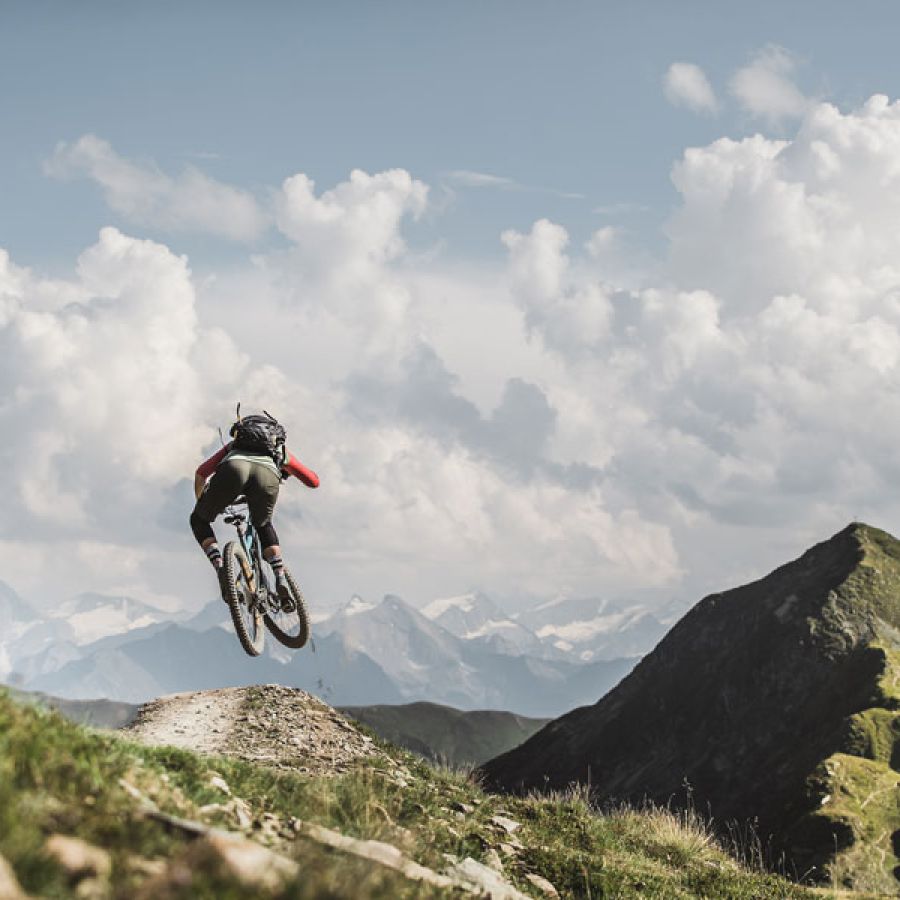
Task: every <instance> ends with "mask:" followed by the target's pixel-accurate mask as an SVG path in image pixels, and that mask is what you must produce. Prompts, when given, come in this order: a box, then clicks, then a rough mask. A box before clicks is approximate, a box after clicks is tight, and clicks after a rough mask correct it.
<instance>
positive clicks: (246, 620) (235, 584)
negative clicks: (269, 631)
mask: <svg viewBox="0 0 900 900" xmlns="http://www.w3.org/2000/svg"><path fill="white" fill-rule="evenodd" d="M222 565H223V566H224V568H225V580H224V583H223V584H222V596H223V598H224V600H225V602H226V603H227V604H228V609H229V610H230V611H231V621H232V622H234V630H235V633H236V634H237V636H238V640H239V641H240V642H241V646H242V647H243V648H244V651H245V652H246V653H247V654H248V655H249V656H259V654H260V653H262V649H263V644H264V643H265V640H266V632H265V629H264V628H263V615H262V612H261V611H260V608H259V604H258V603H257V602H256V593H255V592H254V591H253V590H251V587H250V584H249V582H248V581H247V575H246V573H247V572H252V566H251V565H250V562H249V560H248V559H247V554H246V553H245V552H244V548H243V547H241V546H240V545H239V544H238V542H237V541H229V542H228V543H227V544H226V545H225V552H224V553H223V554H222Z"/></svg>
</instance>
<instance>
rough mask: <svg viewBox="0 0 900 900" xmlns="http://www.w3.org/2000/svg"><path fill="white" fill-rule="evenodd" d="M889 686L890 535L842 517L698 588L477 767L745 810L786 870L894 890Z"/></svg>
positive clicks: (893, 561) (896, 701) (716, 810)
mask: <svg viewBox="0 0 900 900" xmlns="http://www.w3.org/2000/svg"><path fill="white" fill-rule="evenodd" d="M898 685H900V543H898V542H897V541H896V540H895V539H894V538H892V537H891V536H890V535H888V534H886V533H885V532H882V531H879V530H877V529H874V528H870V527H868V526H865V525H862V524H858V523H854V524H852V525H850V526H849V527H848V528H846V529H844V530H843V531H841V532H840V533H838V534H837V535H835V536H834V537H833V538H831V539H830V540H829V541H826V542H824V543H822V544H819V545H817V546H815V547H813V548H812V549H811V550H809V551H807V552H806V553H804V554H803V556H801V557H800V558H799V559H798V560H795V561H794V562H791V563H788V564H787V565H784V566H782V567H780V568H778V569H776V570H775V571H774V572H772V573H771V574H770V575H768V576H766V577H765V578H763V579H761V580H760V581H757V582H754V583H752V584H749V585H746V586H744V587H739V588H736V589H734V590H730V591H727V592H725V593H721V594H713V595H711V596H708V597H706V598H705V599H703V600H702V601H701V602H700V603H698V604H697V605H696V606H695V607H694V608H693V609H691V610H690V612H688V613H687V614H686V615H685V616H684V617H683V618H682V619H681V620H680V621H679V622H678V623H677V624H676V625H675V626H674V627H673V628H672V629H671V631H670V632H669V633H668V634H667V635H666V637H665V638H664V639H663V640H662V642H661V643H660V644H659V646H658V647H657V648H656V650H654V651H653V652H652V653H650V654H649V655H648V656H646V657H645V658H644V659H643V660H642V661H641V662H640V663H639V664H638V666H637V667H636V668H635V670H634V671H633V672H632V673H631V674H630V675H629V676H628V677H626V678H625V679H624V680H623V681H622V682H621V683H620V684H619V685H618V686H617V687H616V688H614V689H613V690H612V691H610V692H609V693H608V694H607V695H606V696H605V697H603V698H602V699H601V700H600V701H599V702H598V703H596V704H595V705H593V706H590V707H582V708H580V709H576V710H574V711H573V712H570V713H568V714H567V715H565V716H563V717H561V718H559V719H557V720H555V721H554V722H552V723H550V724H549V725H548V726H546V727H545V728H544V729H542V730H541V731H539V732H538V733H537V734H535V735H534V736H533V737H532V738H531V739H529V740H528V741H526V742H525V743H524V744H522V745H521V746H520V747H518V748H516V749H514V750H512V751H510V752H508V753H506V754H504V755H502V756H499V757H497V758H496V759H494V760H492V761H490V762H488V763H487V764H485V766H484V767H483V773H484V775H485V778H486V779H487V782H488V783H489V784H491V785H492V786H494V787H495V788H499V789H502V790H506V791H516V792H519V791H524V790H528V789H533V788H537V789H542V788H561V787H564V786H566V785H567V784H569V783H571V782H582V783H590V785H591V786H592V787H593V789H594V790H595V792H596V794H597V795H598V796H599V797H601V798H604V799H610V800H612V799H615V800H626V801H630V802H640V801H642V800H644V799H645V798H649V799H651V800H653V801H656V802H659V803H663V804H665V803H669V802H674V803H676V804H686V803H687V802H692V803H693V804H694V805H695V806H696V807H697V808H698V809H701V810H706V809H709V810H710V811H711V813H712V815H713V816H714V817H715V818H716V820H717V821H719V822H724V821H727V820H738V821H741V822H745V821H747V820H751V821H756V822H757V823H758V829H759V834H760V836H761V837H762V838H763V840H765V839H766V837H767V836H769V835H772V836H773V848H774V849H775V850H776V851H777V850H781V851H783V852H785V853H786V854H787V856H788V858H789V860H790V862H791V863H793V865H794V866H795V867H796V869H797V871H798V872H799V873H803V872H806V871H807V870H809V871H810V872H812V874H813V875H816V876H820V877H824V876H825V875H826V874H830V875H834V874H835V872H836V871H838V869H840V877H841V878H842V879H843V880H844V881H845V882H846V883H848V884H854V885H856V886H857V887H865V888H866V889H877V890H883V889H885V888H886V887H887V886H888V885H889V886H890V889H891V890H896V889H897V886H898V882H897V881H896V880H895V878H894V874H893V872H892V870H893V869H894V867H895V866H897V865H898V860H897V858H896V850H897V849H900V848H898V841H900V807H898V801H900V776H898V775H897V770H898V768H900V752H898V747H900V712H898V710H900V688H898ZM686 785H689V788H687V789H686V787H685V786H686ZM688 793H689V794H690V797H688V796H686V794H688ZM873 801H874V802H873Z"/></svg>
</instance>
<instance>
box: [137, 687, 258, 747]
mask: <svg viewBox="0 0 900 900" xmlns="http://www.w3.org/2000/svg"><path fill="white" fill-rule="evenodd" d="M243 695H244V690H243V689H242V688H223V689H221V690H217V691H191V692H190V693H185V694H169V695H168V696H166V697H159V698H157V699H156V700H152V701H151V702H150V703H145V704H144V705H143V706H142V707H141V708H140V710H139V711H138V714H137V717H136V718H135V720H134V722H132V723H131V724H130V725H129V726H128V727H127V728H125V729H124V730H125V732H126V733H127V734H128V735H129V737H133V738H136V739H137V740H139V741H141V743H144V744H161V745H165V746H169V747H183V748H184V749H186V750H193V751H195V752H197V753H210V754H212V753H226V752H227V751H228V749H229V746H230V743H231V742H230V737H231V733H232V731H233V729H234V723H235V720H236V719H237V717H238V715H239V713H240V709H241V706H242V705H243V702H244V696H243Z"/></svg>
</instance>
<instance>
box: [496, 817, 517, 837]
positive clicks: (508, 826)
mask: <svg viewBox="0 0 900 900" xmlns="http://www.w3.org/2000/svg"><path fill="white" fill-rule="evenodd" d="M491 824H492V825H496V826H497V827H498V828H502V829H503V830H504V831H505V832H506V833H507V834H515V833H516V832H517V831H518V830H519V829H520V828H521V827H522V823H521V822H516V821H514V820H513V819H507V818H506V816H491Z"/></svg>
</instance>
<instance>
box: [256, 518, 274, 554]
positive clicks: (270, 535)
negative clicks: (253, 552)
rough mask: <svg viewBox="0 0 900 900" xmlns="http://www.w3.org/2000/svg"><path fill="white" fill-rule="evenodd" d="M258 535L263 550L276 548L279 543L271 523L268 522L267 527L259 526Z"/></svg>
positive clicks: (257, 527) (257, 528)
mask: <svg viewBox="0 0 900 900" xmlns="http://www.w3.org/2000/svg"><path fill="white" fill-rule="evenodd" d="M256 533H257V534H258V535H259V544H260V546H261V547H262V548H263V550H265V549H266V548H267V547H274V546H275V544H277V543H278V535H277V533H276V532H275V526H274V525H272V522H271V521H269V522H266V524H265V525H257V526H256Z"/></svg>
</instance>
